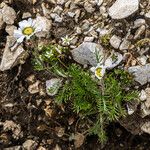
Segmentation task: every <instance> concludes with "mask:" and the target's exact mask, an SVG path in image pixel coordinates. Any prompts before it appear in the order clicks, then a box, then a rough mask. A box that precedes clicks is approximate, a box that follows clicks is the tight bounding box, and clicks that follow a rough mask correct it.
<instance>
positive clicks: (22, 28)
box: [14, 18, 42, 43]
mask: <svg viewBox="0 0 150 150" xmlns="http://www.w3.org/2000/svg"><path fill="white" fill-rule="evenodd" d="M41 30H42V28H41V27H37V25H36V19H31V18H29V19H28V20H23V21H21V22H19V28H18V29H17V30H14V37H15V38H16V39H17V42H18V43H21V42H23V40H24V39H25V38H26V39H27V40H28V39H30V37H31V36H32V35H34V34H35V33H37V32H40V31H41Z"/></svg>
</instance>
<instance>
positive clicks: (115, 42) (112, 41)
mask: <svg viewBox="0 0 150 150" xmlns="http://www.w3.org/2000/svg"><path fill="white" fill-rule="evenodd" d="M120 43H121V38H120V37H118V36H116V35H113V36H112V37H111V39H110V44H111V46H112V47H114V48H116V49H118V48H119V46H120Z"/></svg>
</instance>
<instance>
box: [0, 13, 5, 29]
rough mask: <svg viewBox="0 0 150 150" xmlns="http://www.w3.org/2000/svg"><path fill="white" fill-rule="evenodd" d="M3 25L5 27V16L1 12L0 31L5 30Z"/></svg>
mask: <svg viewBox="0 0 150 150" xmlns="http://www.w3.org/2000/svg"><path fill="white" fill-rule="evenodd" d="M3 25H4V21H3V15H2V13H1V12H0V30H1V29H2V28H3Z"/></svg>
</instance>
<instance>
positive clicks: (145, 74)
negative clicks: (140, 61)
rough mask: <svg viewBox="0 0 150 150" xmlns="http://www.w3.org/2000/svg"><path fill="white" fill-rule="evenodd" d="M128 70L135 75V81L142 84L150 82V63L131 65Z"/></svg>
mask: <svg viewBox="0 0 150 150" xmlns="http://www.w3.org/2000/svg"><path fill="white" fill-rule="evenodd" d="M128 71H129V72H130V73H132V74H133V75H134V79H135V81H137V82H138V83H140V84H141V85H144V84H146V83H147V82H150V63H149V64H146V65H145V66H134V67H129V69H128Z"/></svg>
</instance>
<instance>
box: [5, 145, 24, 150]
mask: <svg viewBox="0 0 150 150" xmlns="http://www.w3.org/2000/svg"><path fill="white" fill-rule="evenodd" d="M3 150H22V146H12V147H8V148H4V149H3Z"/></svg>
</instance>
